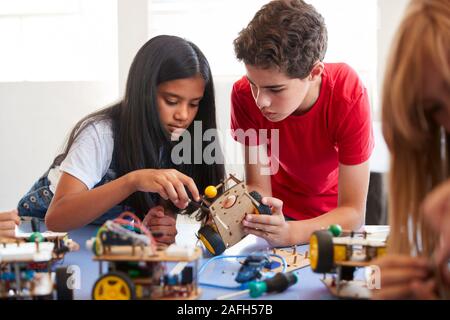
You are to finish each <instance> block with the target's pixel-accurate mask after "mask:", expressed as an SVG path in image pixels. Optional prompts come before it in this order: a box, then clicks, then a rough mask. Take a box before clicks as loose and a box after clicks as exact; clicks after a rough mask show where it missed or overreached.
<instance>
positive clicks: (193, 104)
mask: <svg viewBox="0 0 450 320" xmlns="http://www.w3.org/2000/svg"><path fill="white" fill-rule="evenodd" d="M198 106H199V103H198V102H196V103H191V107H192V108H197V107H198Z"/></svg>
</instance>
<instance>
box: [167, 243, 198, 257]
mask: <svg viewBox="0 0 450 320" xmlns="http://www.w3.org/2000/svg"><path fill="white" fill-rule="evenodd" d="M194 252H195V247H193V246H189V245H185V246H182V245H177V244H171V245H170V246H169V247H168V248H167V249H166V255H168V256H170V257H180V258H189V257H190V256H192V255H193V254H194Z"/></svg>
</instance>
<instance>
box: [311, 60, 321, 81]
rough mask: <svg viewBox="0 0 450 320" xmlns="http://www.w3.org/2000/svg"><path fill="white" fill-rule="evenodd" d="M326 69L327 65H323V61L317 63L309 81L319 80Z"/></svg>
mask: <svg viewBox="0 0 450 320" xmlns="http://www.w3.org/2000/svg"><path fill="white" fill-rule="evenodd" d="M324 68H325V65H324V64H323V62H322V61H318V62H316V63H315V64H314V66H313V68H312V70H311V72H310V74H309V80H310V81H315V80H317V79H319V78H320V77H321V76H322V73H323V69H324Z"/></svg>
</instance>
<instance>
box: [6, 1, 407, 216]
mask: <svg viewBox="0 0 450 320" xmlns="http://www.w3.org/2000/svg"><path fill="white" fill-rule="evenodd" d="M406 3H407V0H395V1H392V0H379V6H380V20H379V23H380V29H379V37H378V40H379V42H378V49H379V55H378V68H379V70H380V72H379V77H378V83H379V84H381V80H382V74H381V72H382V70H384V67H385V55H386V52H387V51H388V50H387V49H388V47H389V45H390V41H391V37H392V34H393V32H394V29H395V27H396V25H397V24H398V21H399V20H400V17H401V15H402V12H403V9H404V6H405V4H406ZM147 6H148V4H147V1H146V0H137V1H128V0H119V2H118V29H119V30H118V35H117V36H118V46H119V48H118V51H117V54H118V55H119V65H118V73H119V74H118V79H119V82H118V83H117V81H112V82H111V83H101V82H15V83H5V82H0V179H1V180H0V209H2V208H12V207H14V206H15V205H16V203H17V201H18V199H19V198H20V197H21V196H22V195H23V194H24V193H25V192H26V191H27V190H28V188H29V187H31V184H32V183H33V182H34V181H35V180H36V179H37V178H38V177H39V176H40V175H41V174H42V173H43V172H44V171H45V170H46V169H47V167H48V166H49V165H50V163H51V161H52V159H53V157H54V156H55V155H56V154H57V152H58V150H59V149H60V147H61V146H62V144H63V142H64V140H65V138H66V137H67V134H68V133H69V130H70V129H71V128H72V126H73V125H74V124H75V123H76V121H78V120H79V119H80V118H81V117H83V116H84V115H86V114H88V113H90V112H92V111H94V110H96V109H98V108H100V107H102V106H105V105H107V104H110V103H112V102H113V101H115V100H117V99H118V97H119V96H120V95H121V93H122V92H123V88H124V85H125V81H126V75H127V73H128V68H129V65H130V63H131V60H132V58H133V57H134V54H135V53H136V51H137V49H138V48H139V47H140V46H141V45H142V44H143V43H144V42H145V41H146V40H147V33H146V32H147V17H146V15H145V14H143V13H145V12H148V10H147V9H146V8H147ZM150 9H151V8H150ZM136 12H137V13H136ZM139 30H141V31H139ZM112 54H115V53H112ZM235 80H237V79H236V78H234V77H224V76H222V77H218V76H216V77H215V86H216V97H217V107H218V108H217V109H218V121H219V128H220V129H221V130H222V131H224V132H225V133H226V132H227V131H226V130H228V128H229V121H230V116H229V108H230V92H231V85H232V83H233V82H234V81H235ZM379 87H380V88H381V86H379ZM119 92H120V94H119ZM376 128H378V129H376V130H378V133H376V137H377V149H376V151H375V152H376V154H375V155H374V157H373V159H375V163H373V167H374V168H376V170H377V171H384V170H386V169H387V164H386V163H385V162H384V161H385V159H387V151H386V149H385V146H384V142H383V141H382V137H381V134H379V124H378V125H376ZM224 137H225V139H226V141H223V145H224V146H225V147H227V146H228V145H230V146H233V147H232V149H233V152H236V153H237V154H236V155H233V158H236V157H237V158H238V159H240V161H242V158H241V152H240V148H239V145H236V144H235V142H234V141H233V140H232V139H231V138H230V137H229V136H227V135H225V136H224ZM225 151H226V156H229V155H230V152H229V150H227V148H225ZM227 171H228V172H230V173H236V174H237V175H238V176H241V177H242V175H243V169H242V166H240V165H239V164H235V165H228V166H227Z"/></svg>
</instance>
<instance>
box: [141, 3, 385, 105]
mask: <svg viewBox="0 0 450 320" xmlns="http://www.w3.org/2000/svg"><path fill="white" fill-rule="evenodd" d="M267 2H268V1H267V0H264V1H262V0H246V1H240V0H227V1H225V0H153V1H151V2H150V5H149V10H150V11H149V24H150V25H149V35H150V37H153V36H156V35H159V34H172V35H178V36H181V37H184V38H186V39H188V40H191V41H192V42H194V43H195V44H197V45H198V46H199V47H200V48H201V50H202V51H203V52H204V53H205V55H206V57H207V58H208V60H209V62H210V64H211V68H212V72H213V74H214V75H216V76H217V75H219V76H236V77H237V76H239V75H242V74H243V73H244V68H243V66H242V65H241V64H239V63H238V62H237V61H236V59H235V56H234V51H233V45H232V42H233V40H234V39H235V38H236V37H237V35H238V32H239V31H240V30H241V29H242V28H244V27H245V26H246V25H247V24H248V22H249V21H250V20H251V18H252V17H253V16H254V14H255V13H256V12H257V11H258V10H259V9H260V8H261V7H262V6H263V5H264V4H265V3H267ZM308 2H309V3H311V4H312V5H314V6H315V8H316V9H317V10H318V11H319V12H320V13H321V14H322V15H323V16H324V18H325V22H326V24H327V27H328V35H329V43H328V51H327V55H326V58H325V61H327V62H346V63H348V64H350V65H351V66H352V67H353V68H354V69H356V71H357V72H358V74H359V75H360V76H361V78H362V79H363V81H364V82H365V84H366V86H367V88H368V89H369V94H370V96H371V99H372V102H374V98H375V97H374V96H375V93H376V72H377V1H376V0H365V1H361V0H341V1H334V0H309V1H308ZM372 105H374V103H372Z"/></svg>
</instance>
